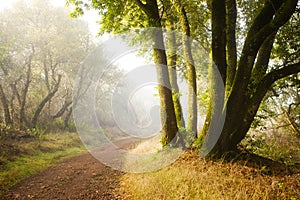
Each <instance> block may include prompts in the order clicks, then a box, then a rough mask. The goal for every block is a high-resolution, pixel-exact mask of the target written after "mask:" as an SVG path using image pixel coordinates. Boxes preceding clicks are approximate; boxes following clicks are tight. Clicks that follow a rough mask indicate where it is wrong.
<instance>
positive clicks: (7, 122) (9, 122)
mask: <svg viewBox="0 0 300 200" xmlns="http://www.w3.org/2000/svg"><path fill="white" fill-rule="evenodd" d="M0 99H1V103H2V106H3V110H4V119H5V125H6V126H10V125H12V123H13V121H12V119H11V115H10V111H9V105H8V101H7V98H6V95H5V93H4V90H3V87H2V85H0Z"/></svg>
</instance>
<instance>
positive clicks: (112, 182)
mask: <svg viewBox="0 0 300 200" xmlns="http://www.w3.org/2000/svg"><path fill="white" fill-rule="evenodd" d="M116 143H117V145H118V146H119V147H120V148H129V147H130V146H132V145H134V142H133V141H131V140H127V139H123V140H119V141H117V142H116ZM107 151H109V150H107ZM108 153H109V152H108ZM123 174H124V173H123V172H120V171H117V170H114V169H112V168H110V167H107V166H105V165H103V164H102V163H101V162H100V161H98V160H97V159H95V158H94V157H93V156H92V155H91V154H90V153H88V152H85V153H83V154H81V155H79V156H76V157H73V158H70V159H67V160H65V161H63V162H60V163H58V164H56V165H55V166H52V167H50V168H47V169H46V170H44V171H42V172H40V173H38V174H35V175H33V176H31V177H29V178H27V179H25V180H23V181H22V182H20V183H18V184H17V185H15V186H13V187H12V188H11V189H10V190H9V192H8V193H7V194H6V195H4V196H3V197H2V198H0V199H3V200H9V199H18V200H22V199H47V200H49V199H51V200H52V199H70V200H71V199H72V200H74V199H78V200H79V199H80V200H82V199H101V200H102V199H103V200H106V199H110V200H111V199H123V198H122V194H118V192H117V190H116V189H117V188H119V186H120V185H119V184H120V178H121V177H122V175H123Z"/></svg>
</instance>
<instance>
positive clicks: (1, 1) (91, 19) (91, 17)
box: [0, 0, 99, 36]
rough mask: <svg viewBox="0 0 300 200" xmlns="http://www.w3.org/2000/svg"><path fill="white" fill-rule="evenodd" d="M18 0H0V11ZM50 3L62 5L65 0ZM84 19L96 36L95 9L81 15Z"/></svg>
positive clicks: (96, 18)
mask: <svg viewBox="0 0 300 200" xmlns="http://www.w3.org/2000/svg"><path fill="white" fill-rule="evenodd" d="M17 1H18V0H0V11H1V10H3V9H5V8H11V7H12V6H13V5H14V3H15V2H17ZM25 1H27V2H30V0H25ZM51 3H52V4H53V5H54V6H60V7H64V6H65V3H66V1H65V0H51ZM82 19H84V20H85V21H87V22H88V24H89V29H90V31H91V33H92V34H93V36H96V34H97V33H98V29H99V25H98V24H97V20H99V16H98V14H97V12H96V11H95V10H89V11H86V12H85V14H84V16H83V17H82Z"/></svg>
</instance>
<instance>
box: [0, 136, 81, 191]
mask: <svg viewBox="0 0 300 200" xmlns="http://www.w3.org/2000/svg"><path fill="white" fill-rule="evenodd" d="M82 151H83V146H82V144H81V141H80V139H79V138H78V136H77V134H76V133H51V134H44V135H41V136H39V137H33V138H22V139H5V140H4V139H3V140H0V195H1V194H3V193H4V192H5V191H7V190H8V189H9V188H10V187H11V186H13V185H14V184H16V183H18V182H19V181H21V180H23V179H24V178H27V177H29V176H30V175H32V174H34V173H36V172H38V171H40V170H43V169H45V168H46V167H49V166H51V165H53V164H54V163H57V162H59V161H61V160H63V159H66V158H68V157H71V156H74V155H77V154H79V153H80V152H82Z"/></svg>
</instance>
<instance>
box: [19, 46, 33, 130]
mask: <svg viewBox="0 0 300 200" xmlns="http://www.w3.org/2000/svg"><path fill="white" fill-rule="evenodd" d="M34 52H35V50H34V47H33V46H32V53H31V55H30V56H29V59H28V63H27V72H26V79H25V85H24V88H23V91H22V95H21V106H20V128H21V129H24V128H25V123H26V114H25V106H26V100H27V93H28V90H29V85H30V82H31V70H32V69H31V68H32V66H31V65H32V59H33V55H34Z"/></svg>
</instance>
